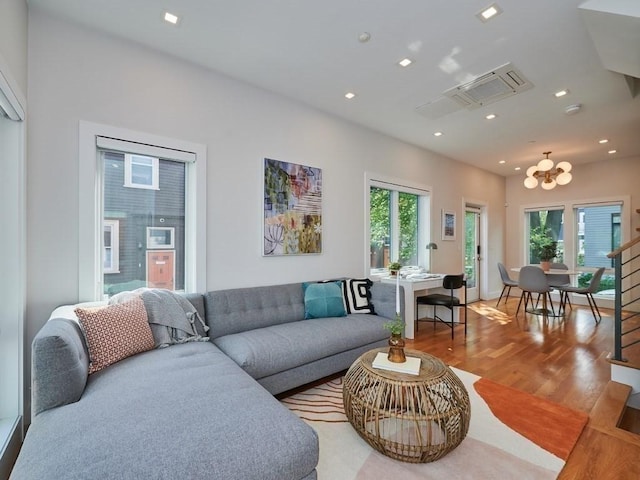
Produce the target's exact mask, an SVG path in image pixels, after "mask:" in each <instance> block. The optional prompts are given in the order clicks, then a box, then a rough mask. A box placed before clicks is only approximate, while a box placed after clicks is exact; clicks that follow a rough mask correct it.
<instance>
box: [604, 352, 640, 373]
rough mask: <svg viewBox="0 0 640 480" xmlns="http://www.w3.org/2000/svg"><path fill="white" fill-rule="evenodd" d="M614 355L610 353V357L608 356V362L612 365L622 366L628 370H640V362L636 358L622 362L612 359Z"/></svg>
mask: <svg viewBox="0 0 640 480" xmlns="http://www.w3.org/2000/svg"><path fill="white" fill-rule="evenodd" d="M612 355H613V354H611V353H609V355H607V361H608V362H609V363H612V364H614V365H620V366H621V367H627V368H635V369H636V370H640V361H638V360H637V359H635V358H632V359H631V358H628V359H627V361H621V360H614V359H613V358H611V357H612Z"/></svg>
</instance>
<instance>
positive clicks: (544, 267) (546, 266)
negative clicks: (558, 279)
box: [540, 260, 551, 272]
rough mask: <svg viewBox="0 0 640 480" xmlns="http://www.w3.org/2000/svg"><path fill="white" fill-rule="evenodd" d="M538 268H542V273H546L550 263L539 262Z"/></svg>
mask: <svg viewBox="0 0 640 480" xmlns="http://www.w3.org/2000/svg"><path fill="white" fill-rule="evenodd" d="M540 268H542V271H544V272H548V271H549V269H550V268H551V262H550V261H549V260H540Z"/></svg>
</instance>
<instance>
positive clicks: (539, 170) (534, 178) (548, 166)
mask: <svg viewBox="0 0 640 480" xmlns="http://www.w3.org/2000/svg"><path fill="white" fill-rule="evenodd" d="M550 153H551V152H543V155H545V158H543V159H542V160H540V161H539V162H538V164H537V165H533V166H531V167H529V168H528V169H527V178H525V179H524V186H525V187H527V188H536V187H537V186H538V179H540V180H541V182H542V183H541V184H540V186H541V187H542V188H544V189H545V190H552V189H554V188H556V185H566V184H567V183H569V182H570V181H571V178H572V177H571V174H570V173H569V172H570V171H571V164H570V163H569V162H559V163H558V164H557V165H556V168H553V160H551V159H550V158H549V154H550Z"/></svg>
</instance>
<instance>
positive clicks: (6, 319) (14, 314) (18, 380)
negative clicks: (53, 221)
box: [0, 59, 26, 478]
mask: <svg viewBox="0 0 640 480" xmlns="http://www.w3.org/2000/svg"><path fill="white" fill-rule="evenodd" d="M0 60H1V59H0ZM0 64H2V62H1V61H0ZM2 67H3V65H0V163H1V164H2V175H0V224H1V225H2V227H3V228H2V235H0V251H1V252H2V255H0V272H2V276H0V477H3V475H8V474H9V473H10V472H9V470H10V467H9V465H12V464H13V461H14V460H15V454H16V451H17V450H16V447H17V446H19V444H20V441H21V438H22V434H23V433H24V432H23V431H22V417H23V413H24V399H23V392H24V365H23V358H24V356H25V355H24V345H25V342H24V340H25V338H24V332H25V327H24V312H25V310H26V309H25V301H24V299H25V286H26V280H25V264H26V250H25V245H26V240H25V239H26V227H25V225H26V221H25V219H26V210H25V184H26V183H25V149H24V146H25V144H26V143H25V123H24V121H23V120H24V110H23V109H22V108H21V105H20V102H19V101H18V99H17V98H16V97H15V95H14V93H13V90H12V89H11V87H10V86H9V84H8V83H7V82H6V80H5V77H4V75H3V73H5V72H3V71H2ZM3 478H4V477H3Z"/></svg>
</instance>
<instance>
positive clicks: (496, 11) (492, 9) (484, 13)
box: [476, 3, 502, 22]
mask: <svg viewBox="0 0 640 480" xmlns="http://www.w3.org/2000/svg"><path fill="white" fill-rule="evenodd" d="M501 13H502V9H501V8H500V7H499V6H498V4H497V3H492V4H491V5H489V6H488V7H487V8H484V9H482V10H481V11H480V12H478V13H477V14H476V17H478V18H479V19H480V21H481V22H487V21H489V20H490V19H492V18H493V17H495V16H497V15H500V14H501Z"/></svg>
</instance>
